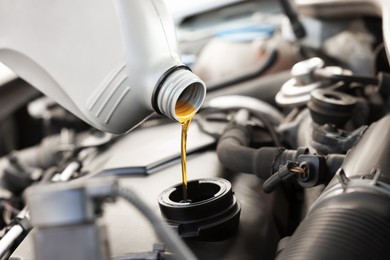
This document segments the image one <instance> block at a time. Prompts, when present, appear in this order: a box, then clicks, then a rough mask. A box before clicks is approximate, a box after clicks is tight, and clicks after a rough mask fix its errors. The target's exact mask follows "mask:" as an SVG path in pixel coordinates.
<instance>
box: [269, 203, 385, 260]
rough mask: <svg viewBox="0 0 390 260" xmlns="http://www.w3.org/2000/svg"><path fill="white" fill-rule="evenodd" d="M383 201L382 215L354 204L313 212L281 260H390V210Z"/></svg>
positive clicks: (281, 254) (289, 244) (368, 207)
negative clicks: (389, 210)
mask: <svg viewBox="0 0 390 260" xmlns="http://www.w3.org/2000/svg"><path fill="white" fill-rule="evenodd" d="M363 200H364V199H363ZM379 200H381V199H379ZM379 200H378V201H377V202H378V205H377V206H378V207H377V209H380V208H382V210H379V211H378V210H372V207H371V205H367V204H366V205H367V206H366V207H365V206H363V203H365V202H363V203H359V201H355V203H354V202H353V201H352V200H351V201H349V202H348V203H345V204H344V206H342V207H339V208H329V205H331V204H327V206H324V207H321V208H317V209H315V210H312V211H311V213H310V214H309V215H308V216H307V217H306V218H305V219H304V220H303V221H302V223H301V224H300V226H299V227H298V229H297V230H296V232H295V233H294V235H293V236H292V237H291V239H290V240H289V241H288V244H287V247H286V248H285V249H284V250H283V251H282V252H281V253H280V255H279V256H278V257H277V259H279V260H283V259H288V260H294V259H297V260H298V259H299V260H301V259H305V260H310V259H313V260H314V259H315V260H327V259H329V260H335V259H390V242H389V241H390V221H389V218H390V213H389V212H386V211H388V209H389V207H388V206H386V204H385V205H383V203H386V201H380V203H381V204H379ZM366 202H367V201H366ZM333 203H335V201H333ZM387 203H388V201H387ZM359 204H360V205H359ZM374 204H376V203H375V202H374ZM380 205H383V207H380ZM381 211H382V212H381Z"/></svg>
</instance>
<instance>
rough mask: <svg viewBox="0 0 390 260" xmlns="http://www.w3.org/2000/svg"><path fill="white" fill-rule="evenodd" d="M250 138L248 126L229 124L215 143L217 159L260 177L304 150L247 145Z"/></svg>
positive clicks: (265, 177)
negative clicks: (251, 146)
mask: <svg viewBox="0 0 390 260" xmlns="http://www.w3.org/2000/svg"><path fill="white" fill-rule="evenodd" d="M250 138H251V133H250V130H249V128H247V127H245V126H242V125H238V124H231V125H230V126H228V127H227V129H226V130H225V132H224V134H223V135H222V136H221V137H220V139H219V141H218V145H217V155H218V159H219V161H220V162H221V164H222V165H223V166H225V167H226V168H228V169H230V170H232V171H235V172H244V173H252V174H256V175H257V176H258V177H259V178H260V179H263V180H265V179H267V178H269V177H270V176H271V175H272V174H273V173H274V172H275V171H277V169H278V167H279V166H280V165H283V164H285V163H286V162H287V161H288V160H291V161H295V160H296V159H297V157H298V156H299V155H300V154H302V153H305V152H306V150H299V149H298V150H297V151H295V150H286V149H284V148H283V147H262V148H259V149H255V148H250V147H248V144H249V141H250Z"/></svg>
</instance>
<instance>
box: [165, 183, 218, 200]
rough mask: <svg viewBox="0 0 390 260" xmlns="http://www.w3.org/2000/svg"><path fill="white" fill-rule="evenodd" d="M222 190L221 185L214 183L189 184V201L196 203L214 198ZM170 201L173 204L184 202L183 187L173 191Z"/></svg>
mask: <svg viewBox="0 0 390 260" xmlns="http://www.w3.org/2000/svg"><path fill="white" fill-rule="evenodd" d="M220 190H221V188H220V186H219V185H216V184H214V183H207V182H206V183H199V182H189V183H188V201H190V203H196V202H201V201H205V200H208V199H211V198H213V197H214V196H215V195H216V194H217V193H218V192H219V191H220ZM169 199H170V200H171V201H173V202H179V203H182V201H183V185H181V186H179V187H177V188H176V190H175V191H173V192H172V193H171V194H170V196H169Z"/></svg>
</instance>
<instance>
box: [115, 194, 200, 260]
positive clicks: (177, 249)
mask: <svg viewBox="0 0 390 260" xmlns="http://www.w3.org/2000/svg"><path fill="white" fill-rule="evenodd" d="M114 196H119V197H122V198H123V199H125V200H127V201H128V202H129V203H131V204H132V205H134V206H135V207H136V208H137V209H138V210H139V211H140V212H141V213H142V214H143V215H144V216H145V217H146V218H147V219H148V220H149V221H150V222H151V223H152V224H153V227H154V230H155V231H156V234H157V235H158V236H159V237H160V238H161V239H162V240H163V242H165V243H166V244H167V246H168V247H169V248H170V249H171V250H172V252H173V253H174V254H175V257H176V259H183V260H184V259H185V260H195V259H197V258H196V256H195V255H194V254H193V253H192V252H191V251H190V250H189V248H188V247H187V245H186V244H184V242H183V241H182V240H181V239H179V237H178V236H177V235H176V234H175V233H174V232H173V231H172V230H171V229H170V228H169V227H168V226H166V225H165V223H164V222H162V221H161V219H160V218H159V217H158V216H157V215H156V214H155V213H154V212H153V210H151V209H150V208H149V207H148V206H147V205H146V204H145V203H144V202H143V201H142V200H141V199H140V198H139V197H138V196H137V195H136V194H135V193H134V192H133V191H131V190H129V189H126V188H121V187H118V188H117V189H116V190H115V191H114Z"/></svg>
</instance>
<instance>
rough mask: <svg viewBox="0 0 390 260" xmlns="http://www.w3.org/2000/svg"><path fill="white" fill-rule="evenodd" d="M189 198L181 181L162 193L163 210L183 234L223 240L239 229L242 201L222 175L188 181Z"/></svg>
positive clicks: (161, 205) (210, 239)
mask: <svg viewBox="0 0 390 260" xmlns="http://www.w3.org/2000/svg"><path fill="white" fill-rule="evenodd" d="M187 187H188V193H187V194H188V201H187V202H183V201H182V199H183V186H182V184H181V183H180V184H177V185H175V186H173V187H171V188H169V189H167V190H165V191H164V192H162V193H161V195H160V197H159V206H160V210H161V213H162V214H163V216H164V217H165V219H166V221H167V222H168V224H169V225H170V226H172V227H173V228H175V229H176V230H177V232H178V234H179V235H180V236H181V237H183V238H193V239H196V240H200V241H220V240H225V239H227V238H229V237H231V236H232V235H234V234H235V233H236V232H237V230H238V224H239V219H240V212H241V205H240V203H239V202H238V201H237V199H236V197H235V196H234V193H233V191H232V185H231V184H230V182H229V181H227V180H225V179H221V178H210V179H198V180H192V181H190V182H188V186H187Z"/></svg>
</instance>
